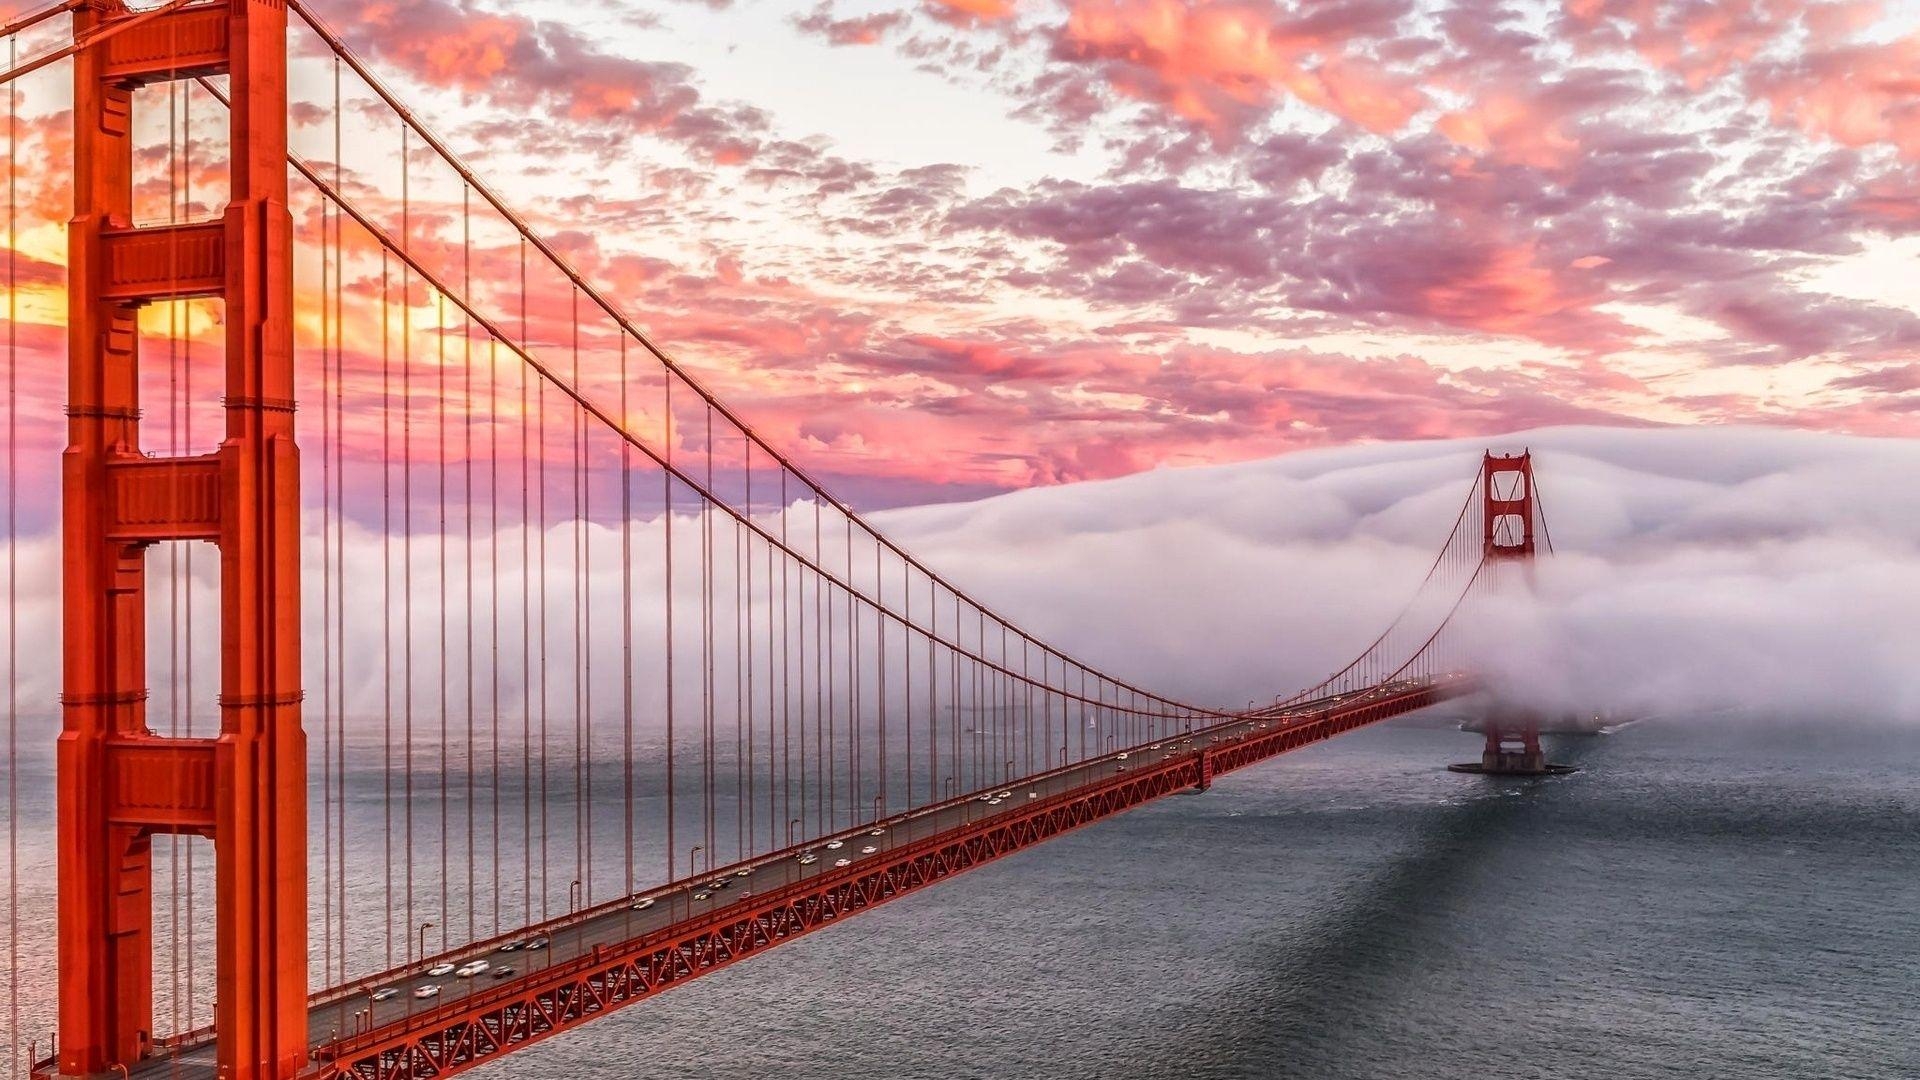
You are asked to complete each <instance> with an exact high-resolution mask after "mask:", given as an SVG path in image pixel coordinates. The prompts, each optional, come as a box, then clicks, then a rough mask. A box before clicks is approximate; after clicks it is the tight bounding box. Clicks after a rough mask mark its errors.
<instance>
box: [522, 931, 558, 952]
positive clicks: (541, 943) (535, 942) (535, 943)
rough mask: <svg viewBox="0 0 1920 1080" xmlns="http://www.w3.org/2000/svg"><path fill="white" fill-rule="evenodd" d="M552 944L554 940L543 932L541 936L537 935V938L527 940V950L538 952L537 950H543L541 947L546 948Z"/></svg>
mask: <svg viewBox="0 0 1920 1080" xmlns="http://www.w3.org/2000/svg"><path fill="white" fill-rule="evenodd" d="M551 944H553V942H551V941H549V940H548V939H547V936H546V935H545V934H542V935H540V936H539V937H537V938H532V939H530V940H528V942H527V951H528V952H537V951H539V950H541V949H544V948H546V947H547V946H549V945H551Z"/></svg>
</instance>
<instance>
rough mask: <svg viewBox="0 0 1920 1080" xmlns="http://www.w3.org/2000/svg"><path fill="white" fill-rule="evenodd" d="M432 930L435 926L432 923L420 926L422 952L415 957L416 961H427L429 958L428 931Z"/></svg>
mask: <svg viewBox="0 0 1920 1080" xmlns="http://www.w3.org/2000/svg"><path fill="white" fill-rule="evenodd" d="M431 929H433V924H432V923H430V922H423V923H421V924H420V952H419V954H418V955H417V956H415V957H414V959H415V960H425V959H426V958H427V931H429V930H431Z"/></svg>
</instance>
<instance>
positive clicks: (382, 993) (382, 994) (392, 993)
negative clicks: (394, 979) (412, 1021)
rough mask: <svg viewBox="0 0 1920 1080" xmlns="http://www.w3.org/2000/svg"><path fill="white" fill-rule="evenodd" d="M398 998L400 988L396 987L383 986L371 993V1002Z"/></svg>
mask: <svg viewBox="0 0 1920 1080" xmlns="http://www.w3.org/2000/svg"><path fill="white" fill-rule="evenodd" d="M399 996H400V988H399V987H397V986H383V987H381V988H380V989H378V990H375V991H374V992H373V1000H375V1001H392V1000H393V999H394V998H396V997H399Z"/></svg>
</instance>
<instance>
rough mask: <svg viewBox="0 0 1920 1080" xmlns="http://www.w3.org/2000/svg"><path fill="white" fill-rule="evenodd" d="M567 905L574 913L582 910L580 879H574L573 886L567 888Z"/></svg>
mask: <svg viewBox="0 0 1920 1080" xmlns="http://www.w3.org/2000/svg"><path fill="white" fill-rule="evenodd" d="M567 903H568V905H569V906H570V909H571V910H572V911H579V910H580V879H579V878H574V879H573V884H572V885H569V886H567Z"/></svg>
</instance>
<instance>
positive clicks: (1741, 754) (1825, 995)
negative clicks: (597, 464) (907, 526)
mask: <svg viewBox="0 0 1920 1080" xmlns="http://www.w3.org/2000/svg"><path fill="white" fill-rule="evenodd" d="M1548 744H1549V747H1550V749H1551V750H1552V752H1553V756H1554V757H1555V758H1556V759H1558V760H1562V761H1566V762H1569V763H1572V764H1576V765H1578V766H1579V767H1580V769H1581V771H1580V772H1578V773H1576V774H1573V775H1570V776H1566V777H1559V778H1553V779H1548V780H1514V779H1490V778H1484V777H1476V776H1465V775H1459V774H1454V773H1449V772H1446V771H1445V770H1444V768H1443V766H1444V764H1445V763H1446V762H1447V761H1450V760H1464V759H1470V758H1473V757H1475V756H1476V755H1477V753H1478V745H1479V740H1478V738H1477V737H1476V736H1472V735H1467V734H1462V733H1460V732H1458V731H1453V730H1450V729H1445V728H1443V727H1440V726H1438V725H1435V724H1433V723H1432V722H1431V721H1430V722H1429V723H1428V726H1408V725H1407V724H1404V723H1403V724H1400V725H1394V726H1388V727H1384V728H1379V729H1372V730H1365V731H1361V732H1357V733H1354V734H1351V735H1347V736H1344V737H1342V738H1340V739H1338V740H1336V741H1334V742H1333V743H1331V744H1328V745H1325V746H1321V747H1316V748H1313V749H1311V750H1307V751H1304V752H1301V753H1298V754H1295V755H1290V756H1288V757H1286V758H1282V759H1280V760H1278V761H1274V762H1270V763H1267V764H1265V765H1262V766H1257V767H1255V768H1253V769H1251V770H1248V771H1246V772H1242V773H1237V774H1234V775H1232V776H1229V777H1226V778H1224V779H1222V780H1221V781H1219V782H1218V783H1217V785H1216V786H1215V787H1214V789H1213V790H1212V791H1210V792H1207V793H1205V794H1196V795H1191V796H1181V797H1176V798H1172V799H1168V800H1163V801H1162V802H1160V803H1158V804H1155V805H1151V806H1147V807H1143V808H1141V809H1138V810H1135V811H1133V812H1132V813H1129V814H1126V815H1124V816H1122V817H1120V818H1118V819H1115V820H1112V821H1108V822H1104V823H1101V824H1099V825H1096V826H1093V827H1091V828H1088V829H1084V830H1082V831H1080V832H1077V833H1074V834H1071V835H1069V836H1066V837H1063V838H1061V839H1058V840H1055V841H1052V842H1050V843H1048V844H1045V845H1043V846H1041V847H1040V848H1037V849H1035V850H1033V851H1029V852H1025V853H1022V854H1020V855H1016V856H1014V857H1012V858H1010V859H1007V860H1005V861H1003V862H1000V863H997V864H994V865H991V866H988V867H986V868H983V869H981V870H977V871H974V872H972V873H969V874H966V875H963V876H962V877H960V878H958V879H955V880H954V881H952V882H949V883H946V884H943V885H941V886H939V887H938V888H935V889H932V890H930V891H928V892H927V893H924V894H921V895H917V896H912V897H908V898H905V899H902V900H898V901H895V902H893V903H891V904H888V905H886V906H884V907H882V908H880V909H877V910H875V911H872V912H869V913H866V914H863V915H861V916H859V917H858V918H855V919H850V920H848V921H847V922H846V923H844V924H843V925H840V926H836V927H834V928H832V929H830V930H826V931H823V932H821V933H818V934H815V935H811V936H809V937H806V938H803V939H801V940H799V941H797V942H795V943H793V944H790V945H785V946H782V947H781V948H779V949H777V950H774V951H773V952H771V953H768V954H767V955H765V956H763V957H760V958H758V959H755V960H753V961H751V962H749V963H744V964H740V965H737V966H735V967H732V968H729V969H727V970H724V971H721V972H717V973H715V974H713V975H710V976H707V977H704V978H701V979H698V980H695V981H693V982H692V983H690V984H688V985H687V986H685V987H683V988H680V989H677V990H674V991H672V992H671V993H668V994H665V995H663V996H662V997H660V998H658V999H656V1000H654V1001H651V1002H647V1003H644V1004H641V1005H636V1006H633V1007H631V1008H629V1009H627V1010H624V1011H622V1012H619V1013H616V1014H614V1015H612V1016H610V1017H607V1018H605V1019H602V1020H599V1021H596V1022H594V1023H593V1024H591V1025H590V1026H588V1027H586V1028H583V1029H581V1030H579V1031H576V1032H574V1033H571V1034H568V1035H565V1036H561V1037H558V1038H555V1039H552V1040H549V1041H547V1042H545V1043H542V1044H540V1045H538V1046H535V1047H532V1048H529V1049H527V1050H524V1051H520V1052H518V1053H516V1054H515V1055H514V1056H513V1057H511V1058H509V1059H506V1060H505V1061H502V1062H501V1063H499V1064H497V1065H494V1066H490V1067H487V1068H485V1069H481V1070H476V1071H475V1072H474V1073H473V1074H472V1075H473V1076H475V1077H476V1078H483V1077H484V1078H493V1080H505V1078H510V1077H511V1078H519V1080H579V1078H589V1077H609V1078H626V1077H699V1078H708V1077H710V1078H715V1080H726V1078H740V1080H748V1078H767V1077H780V1078H787V1080H812V1078H818V1080H846V1078H875V1080H882V1078H884V1080H910V1078H926V1080H962V1078H983V1080H984V1078H1049V1080H1051V1078H1060V1080H1074V1078H1125V1077H1150V1078H1159V1077H1169V1078H1173V1077H1182V1078H1184V1077H1196V1078H1220V1080H1228V1078H1260V1077H1303V1078H1356V1080H1358V1078H1367V1080H1375V1078H1400V1077H1418V1078H1434V1080H1456V1078H1457V1080H1510V1078H1511V1080H1520V1078H1568V1077H1578V1078H1584V1077H1607V1078H1621V1080H1626V1078H1637V1077H1676V1078H1678V1077H1686V1078H1699V1077H1711V1078H1719V1077H1728V1078H1735V1077H1737V1078H1743V1080H1776V1078H1777V1080H1789V1078H1790V1080H1804V1078H1822V1077H1845V1078H1859V1080H1872V1078H1885V1080H1910V1078H1914V1077H1920V1006H1916V1001H1920V729H1915V728H1912V727H1908V728H1898V727H1878V728H1876V727H1869V726H1848V725H1845V724H1829V723H1816V722H1800V723H1784V722H1762V721H1757V720H1751V719H1734V718H1718V719H1656V720H1651V721H1648V722H1644V723H1640V724H1636V725H1633V726H1631V727H1628V728H1626V729H1624V730H1622V731H1619V732H1617V733H1615V734H1611V735H1602V736H1565V737H1553V738H1549V740H1548ZM361 782H362V781H361V780H360V779H356V781H355V783H356V784H359V783H361ZM42 785H50V778H48V777H47V775H46V774H45V773H44V772H42V771H41V770H40V767H39V766H38V765H36V766H35V767H34V768H31V769H29V770H28V771H26V772H25V773H23V775H22V778H21V791H20V795H21V798H22V803H23V805H22V826H23V833H22V838H21V841H20V842H21V852H20V860H21V867H20V869H21V870H22V874H23V884H22V889H23V898H22V903H23V918H22V923H23V925H22V943H21V948H22V960H21V965H20V968H19V969H17V970H16V971H15V972H14V975H15V977H16V978H17V979H19V980H20V991H21V995H22V999H23V1000H22V1006H23V1016H22V1020H21V1029H22V1031H23V1032H28V1033H32V1032H45V1031H46V1030H47V1028H48V1027H50V1026H51V1015H50V1010H49V1009H48V1008H47V1006H48V1005H50V1003H51V993H50V991H51V977H52V976H51V960H52V958H51V949H50V941H51V929H52V927H51V921H52V920H51V905H50V901H51V884H52V883H51V876H52V875H51V870H52V866H51V850H50V845H48V843H47V834H46V831H45V826H46V825H47V824H49V822H48V821H47V818H46V815H43V814H41V813H40V812H39V811H38V810H36V809H35V807H36V806H37V805H38V804H37V801H36V800H35V797H34V792H35V790H36V789H37V788H40V787H41V786H42ZM47 809H48V811H49V812H50V807H49V808H47ZM356 812H358V811H356ZM368 812H369V813H370V812H371V811H368ZM357 835H360V836H367V835H370V834H369V833H367V832H361V833H359V834H357ZM203 869H204V864H203ZM653 876H655V877H657V876H658V875H653ZM649 880H651V879H649ZM560 887H561V888H562V889H564V887H565V886H564V885H562V886H560ZM317 902H318V901H317V900H316V903H317ZM353 903H354V906H355V912H354V917H355V918H356V919H365V920H375V921H377V919H378V918H379V917H380V916H379V913H378V909H379V908H380V907H381V900H380V898H379V897H378V896H377V895H369V896H367V897H366V898H365V899H364V900H363V899H361V898H360V897H359V896H356V897H355V899H354V900H353ZM200 910H201V912H202V915H203V916H204V912H205V908H204V907H203V908H201V909H200ZM161 915H162V921H163V922H164V921H165V915H166V909H165V908H162V909H161ZM418 917H419V916H418V915H416V918H418ZM400 925H401V927H402V930H401V934H402V935H403V936H404V934H405V929H404V927H405V926H406V924H405V923H401V924H400ZM356 936H357V935H356ZM205 945H206V938H205V937H204V934H203V937H202V939H201V944H200V947H201V948H202V949H204V948H205ZM165 948H166V946H164V945H162V946H161V947H160V950H157V951H163V950H164V949H165ZM163 956H164V953H163ZM377 959H378V958H377V957H374V958H370V960H369V962H372V960H377ZM162 966H164V965H162ZM317 975H318V971H317V970H316V976H317ZM202 978H204V975H203V976H202ZM161 981H162V983H165V982H166V981H167V977H166V976H165V975H164V974H163V975H162V977H161ZM159 989H160V990H161V991H162V993H163V994H164V993H165V991H166V987H165V986H164V985H162V986H161V987H160V988H159ZM29 1037H31V1036H29ZM41 1038H43V1039H44V1035H42V1036H41ZM41 1045H42V1047H44V1045H45V1044H44V1042H42V1043H41Z"/></svg>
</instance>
